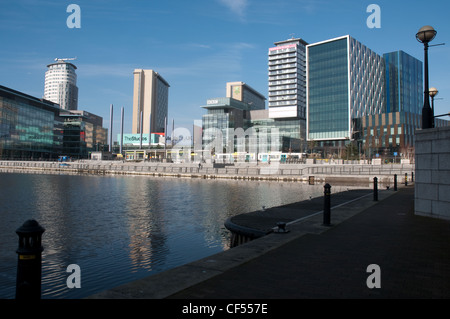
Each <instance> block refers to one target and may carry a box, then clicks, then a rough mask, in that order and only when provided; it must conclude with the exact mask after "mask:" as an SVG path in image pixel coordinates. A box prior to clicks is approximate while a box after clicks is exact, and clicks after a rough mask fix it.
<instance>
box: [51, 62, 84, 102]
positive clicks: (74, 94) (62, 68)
mask: <svg viewBox="0 0 450 319" xmlns="http://www.w3.org/2000/svg"><path fill="white" fill-rule="evenodd" d="M69 60H75V58H70V59H58V58H57V59H55V63H51V64H49V65H47V68H48V70H47V72H45V88H44V99H46V100H49V101H52V102H54V103H57V104H59V106H60V107H61V108H62V109H64V110H77V108H78V87H77V74H76V73H75V70H76V69H77V67H76V66H75V65H74V64H72V63H70V62H67V61H69Z"/></svg>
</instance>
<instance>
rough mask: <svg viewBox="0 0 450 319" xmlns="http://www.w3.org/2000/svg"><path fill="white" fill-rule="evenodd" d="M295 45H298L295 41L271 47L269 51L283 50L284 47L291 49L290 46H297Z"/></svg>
mask: <svg viewBox="0 0 450 319" xmlns="http://www.w3.org/2000/svg"><path fill="white" fill-rule="evenodd" d="M295 47H297V44H295V43H294V44H286V45H282V46H279V47H273V48H270V49H269V51H275V50H283V49H289V48H295Z"/></svg>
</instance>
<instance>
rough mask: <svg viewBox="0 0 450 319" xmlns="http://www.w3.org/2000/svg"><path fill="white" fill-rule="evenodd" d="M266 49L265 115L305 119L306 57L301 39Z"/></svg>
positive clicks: (279, 43)
mask: <svg viewBox="0 0 450 319" xmlns="http://www.w3.org/2000/svg"><path fill="white" fill-rule="evenodd" d="M274 44H275V45H276V46H275V47H272V48H269V118H291V119H292V118H295V119H305V118H306V57H305V48H306V45H307V44H308V43H307V42H305V41H304V40H302V39H294V38H292V39H289V40H285V41H280V42H275V43H274Z"/></svg>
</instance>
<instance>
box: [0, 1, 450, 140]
mask: <svg viewBox="0 0 450 319" xmlns="http://www.w3.org/2000/svg"><path fill="white" fill-rule="evenodd" d="M72 3H73V4H77V5H79V6H80V8H81V28H72V29H71V28H68V27H67V25H66V20H67V18H68V17H69V15H70V14H71V13H70V12H69V13H68V12H66V9H67V6H68V5H69V4H72ZM372 3H374V4H377V5H379V7H380V9H381V28H373V29H370V28H368V27H367V24H366V20H367V18H368V17H369V15H370V13H368V12H366V9H367V6H368V5H369V4H372ZM428 8H429V9H430V10H427V9H428ZM449 12H450V2H449V1H444V0H441V1H435V0H429V1H416V0H413V1H399V0H390V1H378V0H370V1H356V0H345V1H344V0H317V1H313V0H277V1H273V0H192V1H175V0H166V1H154V0H153V1H151V0H128V1H124V0H89V1H85V0H83V1H82V0H70V1H63V0H43V1H33V0H14V1H6V0H0V43H1V44H2V45H1V46H0V85H4V86H7V87H10V88H12V89H15V90H18V91H22V92H24V93H27V94H30V95H32V96H36V97H42V96H43V94H44V75H45V71H46V69H47V68H46V65H47V64H49V63H51V62H52V61H53V60H54V59H55V58H56V57H58V58H67V57H77V60H76V61H74V64H75V65H76V66H77V67H78V69H77V75H78V80H77V86H78V88H79V104H78V108H79V109H81V110H86V111H88V112H92V113H95V114H98V115H100V116H102V117H103V119H104V127H109V108H110V104H113V105H114V111H115V113H114V122H113V123H114V139H115V138H116V133H118V132H119V125H120V108H121V107H122V106H123V107H124V109H125V131H126V133H127V132H131V113H132V103H133V98H132V90H133V70H134V69H135V68H144V69H154V70H155V71H157V72H159V73H160V74H161V75H162V76H163V77H164V78H165V79H166V80H167V81H168V82H169V84H170V85H171V87H170V89H169V119H168V120H169V124H170V125H171V123H172V120H173V119H174V120H175V126H176V127H186V128H191V127H192V124H193V121H194V120H198V119H201V116H202V115H203V114H204V113H205V111H204V110H203V109H202V108H200V106H201V105H204V104H205V103H206V100H207V99H209V98H214V97H221V96H225V85H226V82H230V81H244V82H246V83H247V84H249V85H250V86H252V87H253V88H254V89H256V90H258V91H259V92H261V93H262V94H264V95H265V96H267V91H268V90H267V79H268V75H267V53H268V48H270V47H272V46H273V43H274V42H276V41H281V40H286V39H288V38H291V37H292V36H294V37H299V38H303V39H304V40H305V41H307V42H309V43H314V42H318V41H322V40H326V39H330V38H334V37H338V36H342V35H347V34H350V35H351V36H352V37H354V38H355V39H357V40H358V41H360V42H361V43H363V44H364V45H366V46H368V47H369V48H370V49H372V50H373V51H375V52H377V53H378V54H383V53H386V52H390V51H396V50H403V51H405V52H407V53H408V54H410V55H412V56H414V57H416V58H418V59H420V60H421V61H423V45H422V44H421V43H419V42H417V40H416V39H415V34H416V32H417V31H418V30H419V28H420V27H422V26H424V25H432V26H433V27H434V28H435V29H436V30H437V32H438V33H437V36H436V38H435V40H434V41H433V42H432V43H431V44H438V43H446V45H445V46H437V47H432V48H430V50H429V59H430V63H429V67H430V86H435V87H437V88H438V90H439V95H438V96H437V98H441V99H439V100H435V107H436V111H435V112H436V114H442V113H446V112H449V111H450V107H449V106H450V101H449V100H450V79H449V74H450V63H449V58H450V41H448V40H449V37H450V22H449V17H448V14H449Z"/></svg>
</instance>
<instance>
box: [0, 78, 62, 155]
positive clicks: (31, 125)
mask: <svg viewBox="0 0 450 319" xmlns="http://www.w3.org/2000/svg"><path fill="white" fill-rule="evenodd" d="M60 111H61V109H60V108H59V105H57V104H55V103H53V102H50V101H47V100H44V99H38V98H35V97H33V96H30V95H27V94H25V93H22V92H19V91H15V90H12V89H10V88H7V87H4V86H0V158H3V159H27V160H29V159H35V160H36V159H50V158H53V159H54V158H57V157H58V156H59V155H61V151H62V143H63V120H62V119H61V118H60V117H59V112H60Z"/></svg>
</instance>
